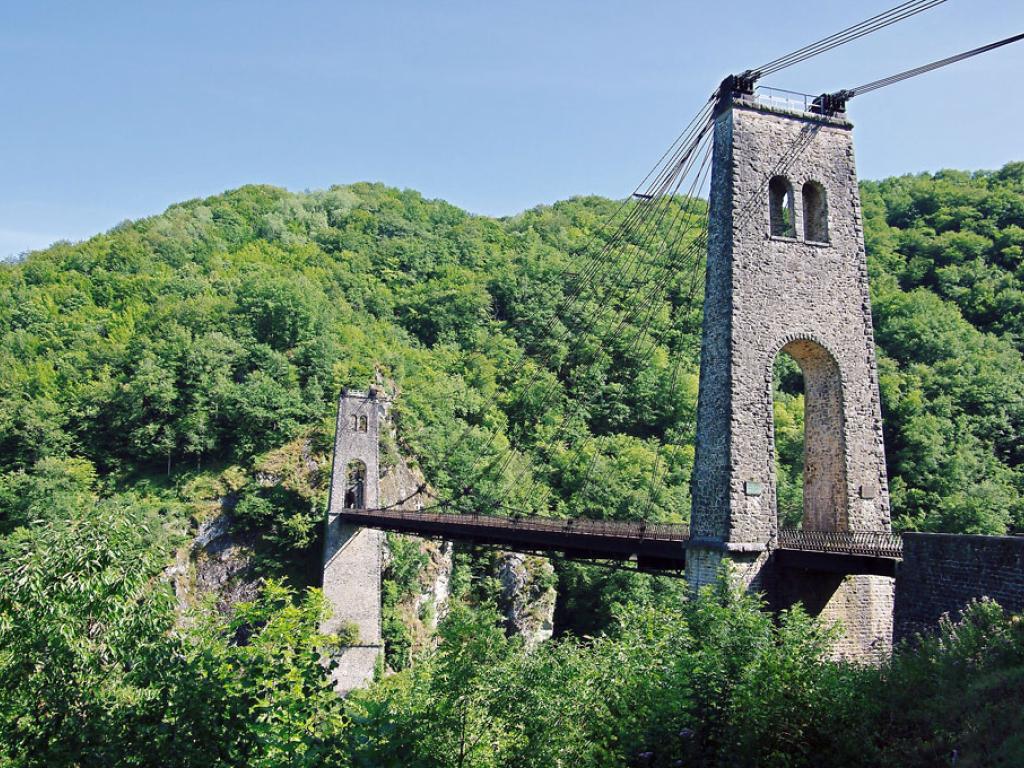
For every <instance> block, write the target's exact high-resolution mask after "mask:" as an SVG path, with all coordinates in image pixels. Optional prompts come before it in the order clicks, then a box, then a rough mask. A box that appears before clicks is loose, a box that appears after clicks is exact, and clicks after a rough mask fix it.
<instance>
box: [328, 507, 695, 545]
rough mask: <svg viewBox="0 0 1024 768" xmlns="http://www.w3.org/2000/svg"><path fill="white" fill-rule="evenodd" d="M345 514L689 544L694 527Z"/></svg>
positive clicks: (399, 513)
mask: <svg viewBox="0 0 1024 768" xmlns="http://www.w3.org/2000/svg"><path fill="white" fill-rule="evenodd" d="M340 512H341V514H343V515H345V517H347V518H348V519H349V520H352V521H353V522H354V521H357V520H359V519H365V520H380V519H382V518H386V519H388V520H393V521H395V522H399V521H407V522H410V523H434V524H437V525H447V526H453V527H455V526H457V527H459V528H465V527H482V528H496V529H504V530H509V529H515V530H520V531H533V532H537V533H558V534H573V533H577V534H585V535H588V536H609V537H612V536H614V537H617V538H629V539H652V540H658V541H686V540H687V539H689V538H690V527H689V526H688V525H684V524H681V523H647V522H634V521H626V520H588V519H585V518H573V519H565V520H561V519H557V518H550V517H535V516H527V515H522V516H519V515H512V516H508V517H502V516H499V515H476V514H454V513H444V512H419V511H415V510H405V509H383V510H376V509H342V510H340Z"/></svg>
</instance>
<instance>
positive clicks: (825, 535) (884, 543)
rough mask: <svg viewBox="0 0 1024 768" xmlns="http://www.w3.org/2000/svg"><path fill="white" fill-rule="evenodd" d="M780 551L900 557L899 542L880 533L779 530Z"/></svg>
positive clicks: (892, 536) (895, 537)
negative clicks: (791, 550)
mask: <svg viewBox="0 0 1024 768" xmlns="http://www.w3.org/2000/svg"><path fill="white" fill-rule="evenodd" d="M779 548H780V549H798V550H802V551H805V552H829V553H833V554H843V555H866V556H868V557H888V558H895V559H899V558H902V557H903V539H902V538H900V536H899V534H897V533H887V532H884V531H801V530H790V529H782V530H780V531H779Z"/></svg>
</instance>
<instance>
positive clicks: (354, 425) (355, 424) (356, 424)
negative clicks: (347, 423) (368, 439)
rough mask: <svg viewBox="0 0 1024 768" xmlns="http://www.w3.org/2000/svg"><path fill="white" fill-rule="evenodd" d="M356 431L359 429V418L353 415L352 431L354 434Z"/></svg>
mask: <svg viewBox="0 0 1024 768" xmlns="http://www.w3.org/2000/svg"><path fill="white" fill-rule="evenodd" d="M357 429H359V417H358V416H355V415H353V416H352V431H353V432H355V431H356V430H357Z"/></svg>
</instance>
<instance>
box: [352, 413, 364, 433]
mask: <svg viewBox="0 0 1024 768" xmlns="http://www.w3.org/2000/svg"><path fill="white" fill-rule="evenodd" d="M349 426H350V427H351V429H352V431H353V432H366V430H367V429H368V424H367V422H366V417H365V416H353V417H352V419H351V421H350V422H349Z"/></svg>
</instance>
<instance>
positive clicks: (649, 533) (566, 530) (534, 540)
mask: <svg viewBox="0 0 1024 768" xmlns="http://www.w3.org/2000/svg"><path fill="white" fill-rule="evenodd" d="M338 515H339V517H341V519H343V520H345V521H346V522H349V523H354V524H356V525H364V526H367V527H370V528H381V529H383V530H387V531H396V532H398V533H413V534H418V535H421V536H428V537H433V538H441V539H454V540H459V541H470V542H474V543H477V544H493V545H497V546H507V547H519V548H521V549H524V550H529V551H556V552H563V553H564V554H566V555H567V556H569V557H574V558H581V559H594V560H629V559H631V558H634V557H635V558H636V559H637V563H638V565H639V566H640V567H641V568H657V569H667V570H682V569H683V568H684V567H685V566H686V548H685V547H686V541H687V540H688V539H689V537H690V529H689V527H688V526H686V525H671V524H664V523H641V522H626V521H618V520H583V519H574V520H559V519H554V518H545V517H498V516H495V515H456V514H443V513H441V514H438V513H434V512H420V511H412V510H391V509H388V510H372V509H344V510H342V511H341V512H340V513H338Z"/></svg>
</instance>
